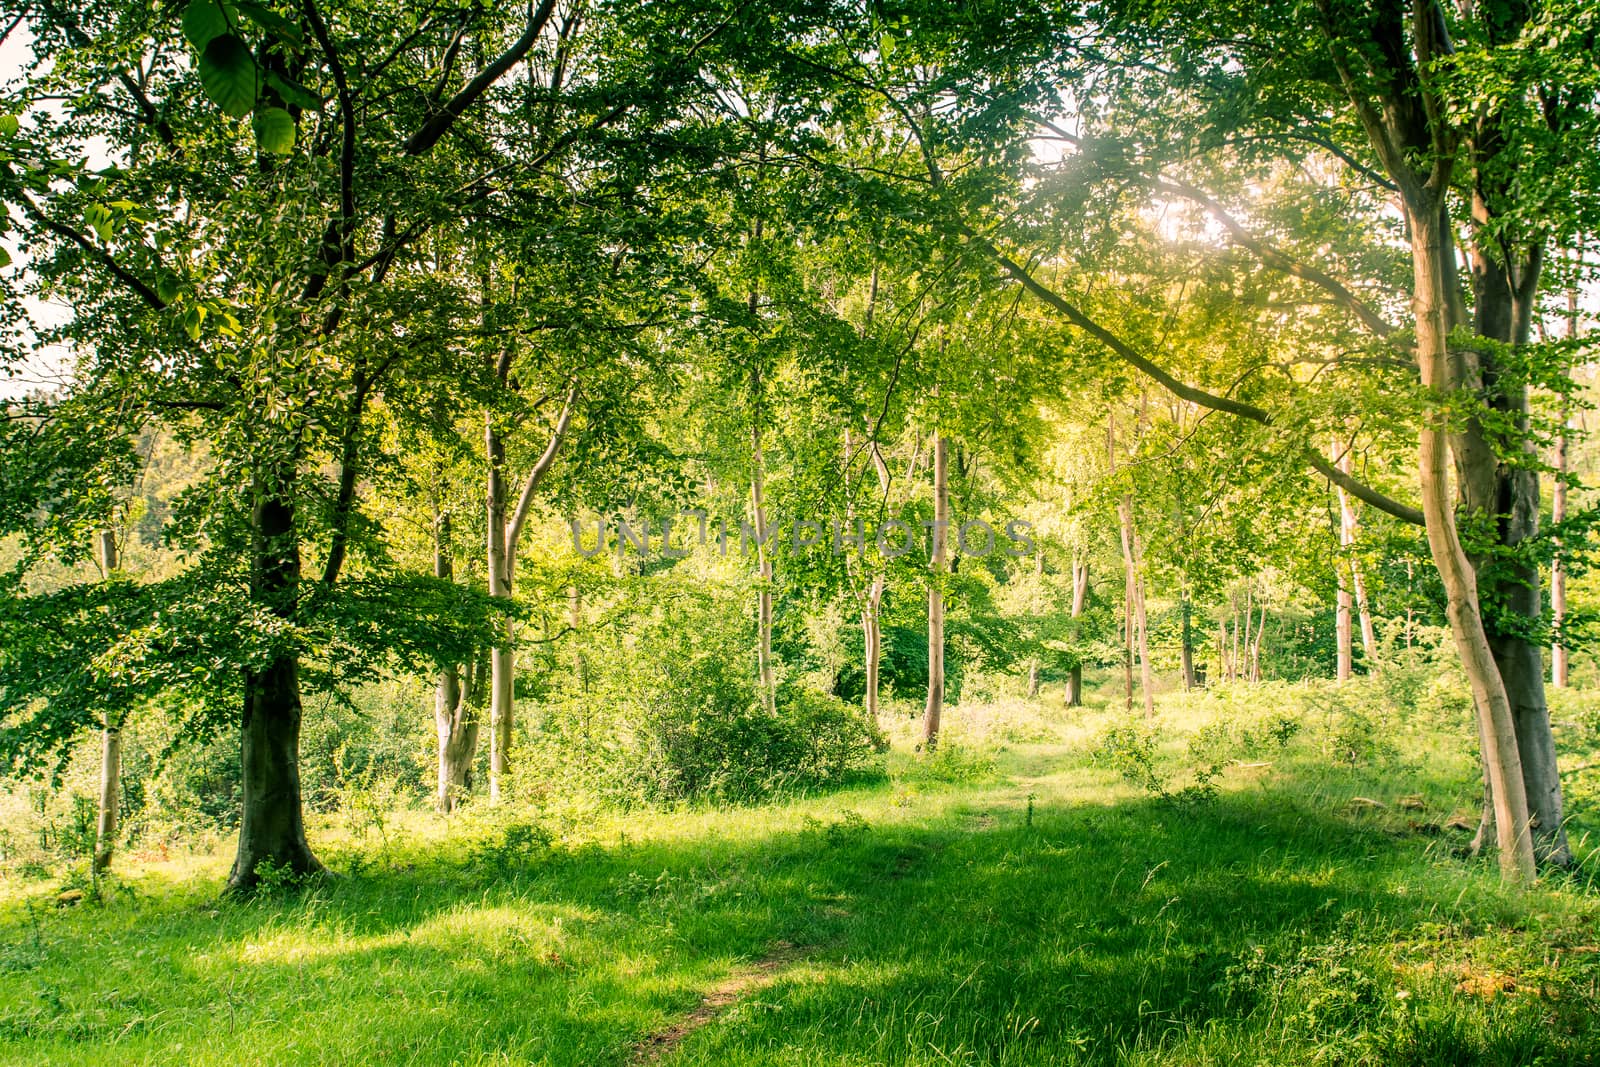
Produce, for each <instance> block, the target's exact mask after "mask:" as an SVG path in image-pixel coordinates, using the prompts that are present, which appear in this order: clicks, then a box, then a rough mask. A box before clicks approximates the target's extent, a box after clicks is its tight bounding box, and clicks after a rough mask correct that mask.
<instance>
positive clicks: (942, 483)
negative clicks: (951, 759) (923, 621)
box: [922, 433, 950, 752]
mask: <svg viewBox="0 0 1600 1067" xmlns="http://www.w3.org/2000/svg"><path fill="white" fill-rule="evenodd" d="M948 451H949V445H948V442H947V441H946V440H945V436H944V434H943V433H935V434H934V438H933V538H932V539H933V554H932V555H933V558H932V560H931V561H930V564H929V570H930V571H931V574H930V576H929V581H928V703H927V706H926V708H924V710H923V717H922V743H923V747H924V748H925V749H926V750H927V751H929V752H932V751H933V750H934V748H935V747H936V746H937V745H938V744H939V720H940V717H941V716H942V715H943V713H944V575H945V570H946V553H945V534H946V532H947V530H948V528H949V525H950V486H949V480H948V473H949V472H948V468H949V457H948V454H947V453H948Z"/></svg>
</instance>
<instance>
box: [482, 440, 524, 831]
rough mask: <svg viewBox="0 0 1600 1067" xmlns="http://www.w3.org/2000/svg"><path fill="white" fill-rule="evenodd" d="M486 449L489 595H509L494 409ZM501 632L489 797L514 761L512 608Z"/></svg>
mask: <svg viewBox="0 0 1600 1067" xmlns="http://www.w3.org/2000/svg"><path fill="white" fill-rule="evenodd" d="M483 440H484V453H485V457H486V459H487V460H488V466H489V474H488V483H487V493H486V509H485V510H486V514H485V519H486V521H487V525H488V544H487V550H488V551H487V563H488V572H489V595H490V596H492V597H496V598H498V599H500V600H504V601H507V602H508V603H507V605H506V606H507V608H508V609H509V607H510V604H509V601H510V600H511V592H512V590H511V573H510V569H509V567H508V566H507V564H508V562H509V559H508V552H507V545H506V481H505V478H506V472H505V465H506V446H505V441H504V440H503V439H502V438H501V436H500V434H499V432H498V431H497V430H496V429H495V426H494V415H493V414H492V413H490V414H487V415H485V416H484V437H483ZM496 625H497V629H498V631H499V632H498V633H497V634H496V635H495V636H496V641H495V643H494V646H493V647H492V648H491V649H490V650H489V801H490V803H497V802H498V801H499V800H500V794H501V791H502V790H503V789H504V788H505V777H506V773H507V771H508V770H509V769H510V766H511V728H512V716H513V712H514V709H513V703H514V699H515V688H514V686H515V683H516V673H515V672H516V661H515V646H514V644H513V642H514V641H515V640H516V633H515V631H514V630H513V627H512V622H511V617H510V615H509V614H507V615H506V616H505V618H504V619H502V620H501V621H500V622H499V623H497V624H496Z"/></svg>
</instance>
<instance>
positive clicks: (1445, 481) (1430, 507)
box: [1407, 204, 1548, 881]
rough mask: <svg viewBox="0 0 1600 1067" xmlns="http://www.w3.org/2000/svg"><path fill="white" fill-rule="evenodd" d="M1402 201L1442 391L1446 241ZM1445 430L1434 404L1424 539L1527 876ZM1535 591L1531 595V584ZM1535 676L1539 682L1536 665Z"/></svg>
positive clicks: (1443, 232)
mask: <svg viewBox="0 0 1600 1067" xmlns="http://www.w3.org/2000/svg"><path fill="white" fill-rule="evenodd" d="M1407 208H1408V211H1407V214H1408V216H1409V222H1410V224H1411V242H1412V257H1411V258H1412V266H1413V271H1414V275H1415V278H1414V286H1413V297H1412V299H1413V305H1414V308H1415V312H1416V331H1417V339H1416V343H1417V362H1418V364H1419V365H1420V369H1421V371H1422V382H1423V386H1424V387H1425V388H1427V389H1429V390H1432V391H1434V392H1435V393H1436V394H1440V395H1441V396H1442V395H1447V394H1448V393H1449V392H1450V391H1451V390H1452V389H1454V388H1455V387H1457V386H1458V385H1459V384H1461V383H1459V382H1458V381H1457V379H1456V375H1455V374H1454V373H1453V372H1452V365H1451V352H1450V348H1449V340H1448V338H1449V331H1448V329H1447V327H1446V314H1447V300H1448V296H1447V292H1446V281H1447V277H1446V276H1447V272H1448V267H1447V265H1446V264H1444V263H1442V262H1441V260H1442V258H1443V253H1442V249H1446V248H1448V247H1449V246H1448V245H1447V244H1445V243H1444V242H1445V241H1446V239H1447V236H1448V232H1447V227H1446V222H1445V219H1444V217H1443V216H1444V212H1443V210H1442V209H1441V207H1440V206H1439V205H1437V204H1424V206H1422V207H1421V208H1420V209H1419V208H1418V207H1417V206H1416V205H1414V204H1408V205H1407ZM1448 432H1449V421H1448V414H1447V413H1446V412H1445V411H1444V410H1442V408H1436V409H1435V410H1434V411H1432V412H1430V413H1429V414H1428V415H1427V418H1426V421H1425V422H1424V424H1423V428H1422V432H1421V435H1420V447H1419V453H1420V455H1419V467H1420V471H1421V482H1422V507H1423V514H1424V517H1425V520H1426V529H1427V534H1428V547H1429V550H1430V551H1431V553H1432V556H1433V561H1434V565H1435V566H1436V567H1437V568H1438V570H1439V576H1440V578H1441V580H1442V581H1443V583H1444V589H1445V595H1446V598H1447V607H1446V615H1447V617H1448V618H1449V620H1450V631H1451V633H1452V635H1453V636H1454V637H1455V641H1456V648H1457V651H1458V652H1459V654H1460V657H1461V664H1462V667H1463V668H1464V669H1465V671H1466V675H1467V680H1468V682H1469V684H1470V685H1471V687H1472V695H1473V703H1474V705H1475V707H1476V708H1477V712H1478V715H1479V717H1480V719H1481V723H1480V737H1481V739H1482V744H1483V749H1484V751H1483V758H1484V762H1485V764H1486V765H1487V768H1488V771H1489V783H1490V789H1491V791H1492V793H1493V796H1494V817H1495V834H1496V840H1497V843H1498V845H1499V849H1500V869H1501V873H1502V875H1503V876H1504V877H1506V878H1507V879H1509V880H1514V881H1526V880H1531V879H1532V878H1533V876H1534V851H1533V835H1532V833H1531V827H1530V825H1529V823H1530V815H1529V810H1528V792H1527V788H1526V786H1525V784H1524V782H1523V767H1522V760H1521V759H1520V757H1519V754H1518V741H1519V737H1518V730H1517V722H1516V716H1515V714H1514V712H1513V710H1512V704H1511V699H1510V697H1509V696H1508V693H1507V689H1506V685H1505V682H1504V681H1503V679H1502V676H1501V671H1500V667H1499V665H1498V664H1497V663H1496V662H1495V656H1494V652H1493V650H1492V649H1491V648H1490V645H1489V638H1488V634H1487V633H1486V631H1485V629H1484V625H1483V617H1482V615H1481V614H1480V613H1479V610H1480V609H1479V606H1478V587H1477V576H1476V573H1475V572H1474V570H1473V567H1472V564H1471V562H1470V561H1469V560H1468V558H1467V554H1466V551H1465V550H1464V549H1463V548H1462V546H1461V540H1460V537H1459V534H1458V533H1457V530H1456V519H1455V510H1454V500H1453V497H1452V494H1451V491H1450V441H1449V438H1448V436H1447V435H1448ZM1534 595H1535V596H1537V591H1536V590H1535V592H1534ZM1524 643H1525V642H1524ZM1535 676H1536V677H1537V678H1538V679H1539V681H1540V683H1541V689H1542V682H1543V670H1542V669H1541V670H1540V671H1538V672H1536V675H1535ZM1547 721H1548V720H1547Z"/></svg>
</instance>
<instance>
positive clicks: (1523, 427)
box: [1451, 134, 1572, 866]
mask: <svg viewBox="0 0 1600 1067" xmlns="http://www.w3.org/2000/svg"><path fill="white" fill-rule="evenodd" d="M1490 136H1491V139H1493V135H1492V134H1491V135H1490ZM1478 147H1479V148H1481V147H1482V146H1481V145H1480V146H1478ZM1491 154H1492V153H1491ZM1491 169H1492V168H1491ZM1473 177H1474V189H1475V192H1474V198H1473V216H1474V219H1475V221H1477V222H1479V223H1481V221H1482V220H1485V219H1488V218H1490V217H1491V216H1492V212H1491V211H1490V210H1489V209H1488V207H1487V206H1486V205H1485V203H1484V194H1483V191H1482V187H1483V184H1484V183H1485V181H1493V180H1499V179H1498V178H1486V176H1485V173H1484V171H1483V170H1475V171H1474V175H1473ZM1473 238H1474V250H1473V255H1472V262H1471V265H1472V285H1473V292H1474V301H1473V311H1474V315H1475V320H1476V321H1475V322H1474V327H1475V329H1476V332H1477V333H1478V334H1479V335H1481V336H1483V337H1486V338H1488V339H1490V341H1492V342H1496V343H1498V344H1511V345H1517V346H1521V345H1526V344H1527V343H1528V341H1529V340H1530V337H1531V333H1532V323H1533V315H1534V301H1535V294H1536V293H1537V290H1538V280H1539V276H1540V273H1541V267H1542V250H1541V248H1540V246H1538V245H1537V244H1535V245H1533V246H1531V247H1530V248H1529V249H1528V250H1527V251H1526V252H1525V253H1524V254H1522V255H1521V256H1519V257H1514V258H1513V259H1512V260H1511V261H1510V262H1507V261H1506V259H1505V258H1504V256H1503V255H1502V249H1501V247H1500V246H1499V245H1498V244H1497V245H1496V249H1495V250H1494V251H1485V250H1484V249H1483V248H1482V247H1481V245H1482V244H1483V243H1484V242H1485V241H1490V240H1494V241H1498V240H1499V239H1498V237H1493V236H1491V235H1489V234H1486V233H1485V232H1484V228H1483V227H1482V226H1481V224H1480V225H1476V226H1475V228H1474V233H1473ZM1451 262H1452V263H1453V262H1454V260H1453V258H1452V260H1451ZM1476 355H1477V368H1478V370H1477V375H1476V380H1471V381H1467V382H1464V383H1461V384H1466V385H1470V386H1471V387H1473V388H1476V389H1479V390H1481V391H1482V394H1483V396H1484V399H1485V401H1486V402H1487V403H1488V405H1489V406H1490V407H1491V408H1492V409H1493V410H1494V411H1495V412H1496V413H1497V414H1498V415H1499V416H1500V417H1501V418H1502V419H1509V420H1510V421H1511V422H1512V423H1513V424H1514V426H1515V427H1516V434H1517V437H1518V438H1519V440H1518V442H1517V444H1516V448H1517V451H1518V452H1519V453H1520V455H1513V456H1501V455H1499V454H1498V453H1497V451H1496V448H1495V445H1494V443H1493V441H1492V440H1491V437H1490V432H1489V431H1488V430H1487V429H1486V428H1485V427H1484V426H1483V424H1482V423H1480V422H1478V421H1476V420H1469V421H1468V422H1467V424H1466V425H1465V426H1464V427H1463V428H1462V429H1461V430H1460V432H1458V433H1457V434H1456V436H1455V438H1454V439H1453V441H1452V444H1453V446H1454V447H1455V450H1456V472H1457V477H1458V478H1459V480H1460V486H1461V498H1462V506H1463V509H1464V511H1465V512H1466V514H1468V515H1471V516H1477V517H1488V518H1490V520H1491V527H1490V528H1491V529H1492V530H1493V531H1494V533H1495V535H1496V540H1497V542H1498V545H1499V547H1500V548H1501V549H1502V550H1511V551H1512V552H1513V553H1514V550H1515V549H1516V548H1517V547H1518V546H1519V545H1522V544H1523V543H1524V542H1527V541H1529V540H1530V539H1533V538H1536V537H1537V536H1538V534H1539V508H1540V492H1539V474H1538V470H1537V469H1536V465H1535V463H1534V462H1533V460H1534V458H1535V457H1534V446H1533V442H1532V441H1531V439H1530V438H1531V435H1530V432H1529V430H1530V425H1529V421H1530V420H1529V399H1528V389H1527V386H1526V385H1524V384H1521V383H1520V382H1516V381H1515V375H1514V374H1507V373H1504V372H1503V371H1502V368H1501V366H1500V360H1501V356H1500V354H1499V353H1498V352H1497V351H1496V348H1495V345H1494V344H1490V345H1485V346H1483V351H1482V352H1480V353H1477V354H1476ZM1490 574H1491V578H1490V581H1491V583H1492V584H1490V585H1488V586H1486V587H1484V588H1482V589H1481V590H1480V595H1481V597H1482V600H1481V601H1480V603H1487V604H1494V605H1496V606H1497V608H1498V611H1499V613H1501V614H1502V615H1503V616H1504V617H1505V619H1506V622H1505V623H1504V624H1501V623H1498V622H1496V621H1495V619H1494V617H1493V616H1491V617H1490V619H1489V622H1490V623H1491V624H1492V625H1491V626H1490V629H1489V632H1488V638H1489V646H1490V649H1491V651H1492V653H1493V656H1494V661H1495V665H1496V668H1497V670H1498V673H1499V675H1500V678H1501V681H1502V683H1503V685H1504V687H1505V692H1506V696H1507V700H1508V702H1509V703H1510V706H1511V714H1512V718H1513V722H1514V724H1515V727H1516V737H1517V753H1518V757H1519V760H1520V764H1521V769H1522V780H1523V792H1524V793H1525V795H1526V797H1527V803H1528V808H1529V812H1530V815H1531V817H1532V820H1533V848H1534V853H1535V855H1536V856H1537V858H1538V859H1539V861H1540V862H1542V863H1548V864H1550V865H1553V866H1568V865H1570V864H1571V863H1572V852H1571V849H1570V847H1569V845H1568V842H1567V835H1566V826H1565V812H1564V809H1563V802H1562V795H1561V779H1560V777H1559V774H1558V772H1557V766H1556V747H1555V736H1554V733H1553V732H1552V730H1551V727H1550V708H1549V704H1548V703H1547V701H1546V697H1545V682H1544V654H1543V649H1542V648H1541V646H1540V645H1538V644H1535V643H1534V641H1533V640H1532V638H1531V637H1530V636H1529V635H1530V633H1531V632H1533V631H1535V630H1537V628H1538V626H1539V624H1540V623H1541V621H1542V618H1541V616H1542V610H1543V597H1542V594H1541V590H1540V575H1539V568H1538V565H1537V564H1536V563H1532V562H1525V561H1523V560H1521V559H1518V558H1517V557H1516V556H1515V555H1512V557H1511V558H1509V559H1501V560H1499V561H1498V562H1497V565H1496V566H1495V567H1494V568H1493V569H1492V571H1490ZM1480 611H1481V609H1480ZM1497 814H1498V813H1497Z"/></svg>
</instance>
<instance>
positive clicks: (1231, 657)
mask: <svg viewBox="0 0 1600 1067" xmlns="http://www.w3.org/2000/svg"><path fill="white" fill-rule="evenodd" d="M1238 680H1239V594H1238V593H1234V595H1233V636H1232V639H1231V648H1230V650H1229V652H1228V681H1230V682H1236V681H1238Z"/></svg>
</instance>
